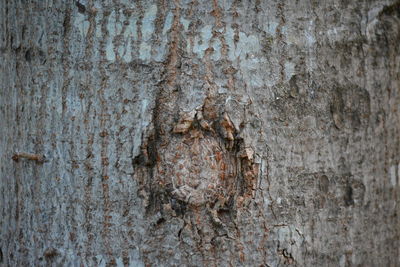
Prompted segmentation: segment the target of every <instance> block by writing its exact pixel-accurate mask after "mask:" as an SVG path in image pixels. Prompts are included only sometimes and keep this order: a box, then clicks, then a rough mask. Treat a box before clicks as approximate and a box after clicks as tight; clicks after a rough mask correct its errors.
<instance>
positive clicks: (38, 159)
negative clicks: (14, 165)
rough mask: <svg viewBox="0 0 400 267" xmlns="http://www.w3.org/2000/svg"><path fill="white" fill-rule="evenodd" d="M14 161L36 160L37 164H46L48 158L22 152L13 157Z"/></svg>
mask: <svg viewBox="0 0 400 267" xmlns="http://www.w3.org/2000/svg"><path fill="white" fill-rule="evenodd" d="M12 159H13V160H14V161H18V160H19V159H29V160H34V161H36V162H37V163H43V162H45V160H46V157H45V156H44V155H39V154H31V153H25V152H21V153H15V154H14V155H13V156H12Z"/></svg>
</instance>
